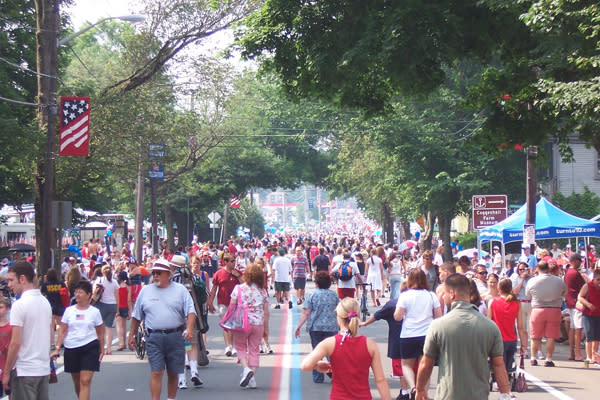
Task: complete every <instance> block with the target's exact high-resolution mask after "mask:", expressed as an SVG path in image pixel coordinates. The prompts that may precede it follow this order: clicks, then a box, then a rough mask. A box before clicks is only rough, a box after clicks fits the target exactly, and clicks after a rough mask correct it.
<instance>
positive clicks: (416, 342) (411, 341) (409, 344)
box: [400, 336, 425, 360]
mask: <svg viewBox="0 0 600 400" xmlns="http://www.w3.org/2000/svg"><path fill="white" fill-rule="evenodd" d="M424 346H425V336H417V337H410V338H400V356H401V357H402V359H403V360H407V359H409V358H419V357H421V356H422V355H423V347H424Z"/></svg>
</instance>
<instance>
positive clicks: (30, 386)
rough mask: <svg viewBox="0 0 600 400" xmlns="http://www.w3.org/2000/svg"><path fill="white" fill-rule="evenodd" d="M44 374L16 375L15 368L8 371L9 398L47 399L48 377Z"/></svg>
mask: <svg viewBox="0 0 600 400" xmlns="http://www.w3.org/2000/svg"><path fill="white" fill-rule="evenodd" d="M49 376H50V375H44V376H17V370H16V369H13V370H12V371H11V372H10V393H11V394H10V398H11V399H36V400H48V399H49V398H50V396H49V395H48V383H49V382H48V378H49Z"/></svg>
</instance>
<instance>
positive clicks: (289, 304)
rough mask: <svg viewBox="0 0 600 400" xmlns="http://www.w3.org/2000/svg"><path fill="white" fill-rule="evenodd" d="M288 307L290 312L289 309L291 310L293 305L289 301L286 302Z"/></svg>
mask: <svg viewBox="0 0 600 400" xmlns="http://www.w3.org/2000/svg"><path fill="white" fill-rule="evenodd" d="M288 306H289V307H290V310H291V309H292V306H293V304H292V301H291V300H290V301H288Z"/></svg>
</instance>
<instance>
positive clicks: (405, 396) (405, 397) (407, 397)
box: [396, 393, 410, 400]
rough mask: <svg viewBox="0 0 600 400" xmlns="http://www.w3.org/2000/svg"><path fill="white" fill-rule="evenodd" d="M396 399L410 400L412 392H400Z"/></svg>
mask: <svg viewBox="0 0 600 400" xmlns="http://www.w3.org/2000/svg"><path fill="white" fill-rule="evenodd" d="M396 400H410V394H408V393H405V394H402V393H400V394H399V395H398V397H396Z"/></svg>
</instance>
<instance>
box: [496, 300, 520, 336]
mask: <svg viewBox="0 0 600 400" xmlns="http://www.w3.org/2000/svg"><path fill="white" fill-rule="evenodd" d="M518 314H519V302H518V301H506V300H505V299H504V298H503V297H500V296H498V297H495V298H494V300H493V301H492V320H493V321H494V322H495V323H496V325H498V329H500V334H502V341H504V342H510V341H513V340H517V333H516V332H515V320H516V319H517V315H518Z"/></svg>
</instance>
